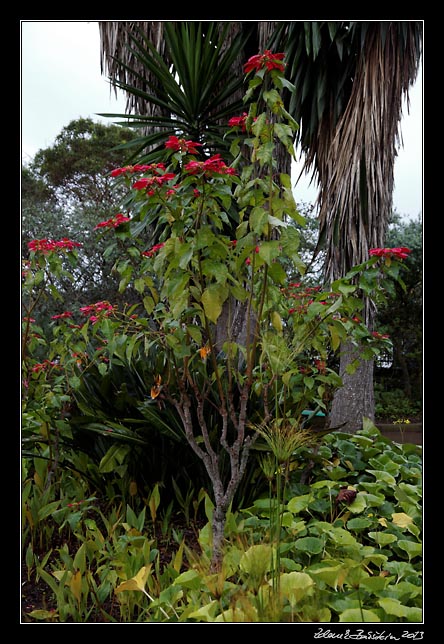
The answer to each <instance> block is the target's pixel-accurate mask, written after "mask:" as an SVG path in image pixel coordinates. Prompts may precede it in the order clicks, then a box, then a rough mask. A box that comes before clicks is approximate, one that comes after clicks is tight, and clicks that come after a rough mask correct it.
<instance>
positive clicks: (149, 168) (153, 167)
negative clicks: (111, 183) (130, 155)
mask: <svg viewBox="0 0 444 644" xmlns="http://www.w3.org/2000/svg"><path fill="white" fill-rule="evenodd" d="M157 170H165V166H164V164H163V163H151V164H149V165H140V164H136V165H126V166H125V167H123V168H115V169H114V170H112V171H111V176H112V177H118V176H120V175H121V174H133V173H134V172H157Z"/></svg>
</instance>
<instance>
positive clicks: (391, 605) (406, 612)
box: [378, 597, 422, 622]
mask: <svg viewBox="0 0 444 644" xmlns="http://www.w3.org/2000/svg"><path fill="white" fill-rule="evenodd" d="M378 604H379V605H380V606H381V608H383V609H384V610H385V612H386V613H387V615H395V617H406V618H407V621H409V622H420V621H421V618H422V611H421V609H420V608H416V607H410V606H403V604H401V602H400V601H399V599H395V598H393V597H383V598H382V599H378Z"/></svg>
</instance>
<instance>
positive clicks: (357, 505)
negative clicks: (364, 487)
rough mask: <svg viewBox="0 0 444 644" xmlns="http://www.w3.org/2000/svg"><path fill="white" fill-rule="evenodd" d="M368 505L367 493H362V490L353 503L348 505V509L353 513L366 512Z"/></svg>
mask: <svg viewBox="0 0 444 644" xmlns="http://www.w3.org/2000/svg"><path fill="white" fill-rule="evenodd" d="M366 507H367V503H366V495H365V494H362V492H358V494H357V495H356V497H355V499H354V501H353V503H350V505H349V506H348V510H349V512H352V513H353V514H359V513H360V512H364V510H365V508H366Z"/></svg>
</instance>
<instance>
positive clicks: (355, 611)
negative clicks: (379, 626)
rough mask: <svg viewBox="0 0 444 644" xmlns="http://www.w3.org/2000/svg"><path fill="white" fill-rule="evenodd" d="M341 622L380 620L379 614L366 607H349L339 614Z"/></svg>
mask: <svg viewBox="0 0 444 644" xmlns="http://www.w3.org/2000/svg"><path fill="white" fill-rule="evenodd" d="M339 621H340V622H357V623H358V624H359V623H361V622H380V621H381V620H380V619H379V617H378V615H377V614H376V613H375V612H374V611H372V610H367V609H366V608H362V609H361V608H348V609H347V610H344V611H343V612H342V613H341V614H340V615H339Z"/></svg>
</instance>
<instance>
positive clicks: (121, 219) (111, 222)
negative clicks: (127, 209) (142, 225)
mask: <svg viewBox="0 0 444 644" xmlns="http://www.w3.org/2000/svg"><path fill="white" fill-rule="evenodd" d="M130 219H131V218H130V217H125V215H122V213H120V212H119V213H118V214H117V215H116V216H115V217H111V219H107V220H106V221H101V222H100V224H97V226H95V227H94V230H97V228H117V226H120V224H124V223H126V222H127V221H130Z"/></svg>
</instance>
